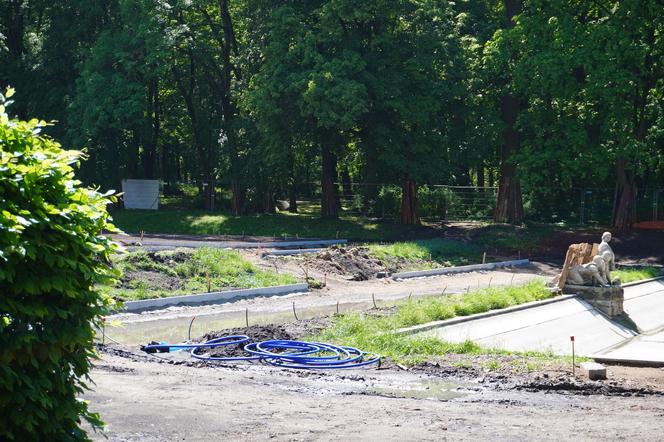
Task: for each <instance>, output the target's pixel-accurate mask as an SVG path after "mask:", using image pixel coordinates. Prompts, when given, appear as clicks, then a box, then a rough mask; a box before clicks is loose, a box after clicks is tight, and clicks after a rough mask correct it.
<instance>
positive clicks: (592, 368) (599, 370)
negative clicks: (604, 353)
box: [581, 362, 606, 381]
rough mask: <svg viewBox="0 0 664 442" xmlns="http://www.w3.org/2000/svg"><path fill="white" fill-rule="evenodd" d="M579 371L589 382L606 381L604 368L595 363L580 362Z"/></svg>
mask: <svg viewBox="0 0 664 442" xmlns="http://www.w3.org/2000/svg"><path fill="white" fill-rule="evenodd" d="M581 369H582V370H583V371H585V372H586V373H587V374H588V379H590V380H591V381H599V380H602V379H606V367H605V366H603V365H602V364H598V363H597V362H582V363H581Z"/></svg>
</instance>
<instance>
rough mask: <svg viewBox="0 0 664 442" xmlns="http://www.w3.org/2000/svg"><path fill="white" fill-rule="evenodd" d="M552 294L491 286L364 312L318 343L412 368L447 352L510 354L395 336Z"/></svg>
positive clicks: (540, 286)
mask: <svg viewBox="0 0 664 442" xmlns="http://www.w3.org/2000/svg"><path fill="white" fill-rule="evenodd" d="M551 296H552V294H551V292H550V291H549V290H547V289H546V287H544V283H543V282H542V281H533V282H530V283H528V284H526V285H522V286H513V287H498V288H486V289H481V290H477V291H473V292H470V293H468V294H464V295H448V296H438V297H425V298H418V299H412V300H409V301H407V302H405V303H402V304H400V305H399V306H397V309H396V312H395V313H394V314H393V315H389V316H372V315H368V314H364V313H350V314H346V315H342V316H337V317H336V318H335V319H334V321H333V324H332V326H331V327H329V328H328V329H326V330H325V331H323V332H322V333H321V335H320V336H317V337H316V338H315V339H317V340H322V341H331V342H335V343H338V344H341V345H348V346H351V347H358V348H361V349H363V350H365V351H368V352H372V353H376V354H380V355H382V356H387V357H389V358H391V359H393V360H395V361H397V362H401V363H406V364H412V363H417V362H422V361H426V360H428V359H431V358H432V357H437V356H444V355H445V354H447V353H455V354H484V353H491V352H493V353H496V354H507V353H509V352H496V351H492V350H488V349H483V348H481V347H480V346H479V345H477V344H476V343H474V342H471V341H466V342H463V343H449V342H444V341H441V340H440V339H437V338H433V337H416V336H411V335H400V334H396V333H395V332H396V331H397V330H398V329H400V328H403V327H408V326H413V325H419V324H424V323H427V322H431V321H437V320H442V319H449V318H452V317H455V316H466V315H471V314H475V313H482V312H486V311H489V310H494V309H502V308H506V307H510V306H513V305H517V304H523V303H526V302H531V301H537V300H542V299H546V298H549V297H551ZM532 355H541V354H537V353H532ZM541 356H542V357H545V356H546V357H551V355H541Z"/></svg>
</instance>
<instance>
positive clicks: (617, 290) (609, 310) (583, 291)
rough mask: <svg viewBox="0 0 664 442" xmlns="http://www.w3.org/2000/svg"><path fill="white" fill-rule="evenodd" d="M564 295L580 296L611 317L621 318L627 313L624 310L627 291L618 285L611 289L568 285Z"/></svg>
mask: <svg viewBox="0 0 664 442" xmlns="http://www.w3.org/2000/svg"><path fill="white" fill-rule="evenodd" d="M563 293H566V294H570V295H578V296H580V297H581V298H583V299H584V300H585V301H587V302H588V303H589V304H590V305H592V306H593V307H595V308H596V309H597V310H599V311H601V312H603V313H605V314H606V315H608V316H610V317H614V316H620V315H622V314H623V313H624V312H625V310H623V301H624V299H625V291H624V290H623V288H622V287H621V286H618V285H614V286H611V287H590V286H585V285H573V284H567V285H565V288H564V289H563Z"/></svg>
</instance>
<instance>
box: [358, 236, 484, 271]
mask: <svg viewBox="0 0 664 442" xmlns="http://www.w3.org/2000/svg"><path fill="white" fill-rule="evenodd" d="M368 247H369V250H370V251H371V254H372V255H373V256H375V257H376V258H378V259H380V260H381V261H383V262H385V263H386V264H391V263H393V262H394V261H395V260H398V259H404V260H407V261H425V262H426V261H431V267H437V266H440V265H442V266H446V267H449V266H457V265H464V264H469V263H471V262H478V261H479V260H480V259H481V258H480V257H481V253H480V249H479V248H478V247H477V246H475V245H472V244H466V243H463V242H460V241H454V240H446V239H438V238H437V239H430V240H420V241H409V242H396V243H393V244H369V245H368Z"/></svg>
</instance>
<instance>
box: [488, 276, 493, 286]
mask: <svg viewBox="0 0 664 442" xmlns="http://www.w3.org/2000/svg"><path fill="white" fill-rule="evenodd" d="M492 280H493V276H492V277H491V278H489V287H491V281H492Z"/></svg>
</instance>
